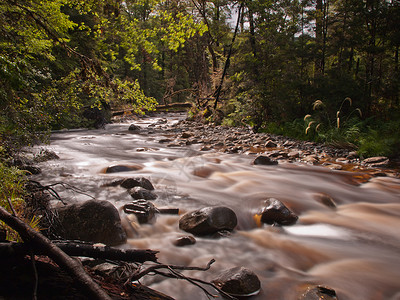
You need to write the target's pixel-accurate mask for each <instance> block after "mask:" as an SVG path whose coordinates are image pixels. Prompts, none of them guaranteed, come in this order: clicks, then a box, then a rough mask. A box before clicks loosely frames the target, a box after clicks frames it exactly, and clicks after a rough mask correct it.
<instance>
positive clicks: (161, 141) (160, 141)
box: [158, 139, 172, 144]
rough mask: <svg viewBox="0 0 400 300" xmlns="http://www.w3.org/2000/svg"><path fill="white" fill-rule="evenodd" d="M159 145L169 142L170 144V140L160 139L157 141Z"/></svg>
mask: <svg viewBox="0 0 400 300" xmlns="http://www.w3.org/2000/svg"><path fill="white" fill-rule="evenodd" d="M158 142H159V143H160V144H165V143H170V142H172V140H171V139H161V140H159V141H158Z"/></svg>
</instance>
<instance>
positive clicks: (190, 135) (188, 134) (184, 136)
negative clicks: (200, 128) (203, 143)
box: [181, 132, 193, 139]
mask: <svg viewBox="0 0 400 300" xmlns="http://www.w3.org/2000/svg"><path fill="white" fill-rule="evenodd" d="M192 136H193V134H192V133H190V132H183V133H182V135H181V138H183V139H188V138H190V137H192Z"/></svg>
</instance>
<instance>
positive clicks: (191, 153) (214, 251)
mask: <svg viewBox="0 0 400 300" xmlns="http://www.w3.org/2000/svg"><path fill="white" fill-rule="evenodd" d="M183 117H184V116H183V115H173V116H172V117H171V116H170V117H169V120H168V122H169V124H171V123H173V122H177V121H178V120H179V119H182V118H183ZM158 120H159V118H157V117H154V118H145V119H140V120H137V121H132V122H130V123H121V124H110V125H107V126H106V128H105V129H99V130H75V131H64V132H57V133H53V134H52V137H51V143H50V145H48V146H46V148H48V149H50V150H53V151H54V152H56V153H57V155H58V156H59V157H60V159H59V160H52V161H48V162H45V163H42V164H41V165H40V166H41V168H42V171H43V172H42V174H40V175H37V176H36V177H35V180H39V181H41V182H42V184H50V183H55V182H65V183H69V184H71V185H73V186H75V187H77V188H80V189H81V190H83V191H85V192H86V193H88V194H90V195H92V196H93V197H95V198H96V199H99V200H108V201H110V202H112V203H113V204H114V205H115V206H116V207H117V208H121V206H123V205H124V204H125V203H127V202H129V201H131V197H130V195H129V194H128V192H127V191H126V190H124V189H123V188H121V187H103V186H102V184H103V183H105V182H108V181H111V180H113V179H116V178H127V177H138V176H144V177H147V178H148V179H150V180H151V181H152V183H153V185H154V186H155V192H156V193H157V195H158V199H157V200H155V201H154V204H155V205H156V206H157V207H170V208H179V209H180V214H181V215H182V214H183V213H185V212H188V211H191V210H194V209H198V208H202V207H205V206H212V205H224V206H228V207H230V208H231V209H233V210H234V211H235V213H236V215H237V217H238V226H237V228H236V230H235V231H234V232H233V233H232V234H231V235H230V236H228V237H224V238H218V239H213V238H207V237H196V240H197V242H196V244H195V245H191V246H186V247H176V246H174V245H173V242H174V241H175V240H176V238H178V237H180V236H184V235H187V233H185V232H183V231H181V230H179V228H178V221H179V217H180V216H174V215H159V216H158V217H157V219H156V220H155V222H153V223H152V224H143V225H140V226H139V225H138V224H133V226H131V227H128V226H127V228H128V229H127V230H128V232H127V233H128V236H129V239H128V242H127V244H126V245H122V246H121V247H125V248H126V247H131V248H143V249H147V248H148V249H152V250H158V251H160V253H159V254H158V258H159V261H160V262H162V263H166V264H175V265H183V266H201V267H204V266H206V264H207V263H208V262H209V261H210V260H211V259H215V260H216V262H215V263H214V264H213V265H212V267H211V269H210V270H208V271H206V272H202V271H190V272H189V271H185V272H184V274H186V275H188V276H189V275H190V276H192V277H197V278H200V279H202V280H206V281H210V280H212V279H213V278H215V277H216V276H217V275H218V274H219V273H220V272H221V271H222V270H224V269H227V268H231V267H235V266H244V267H246V268H248V269H251V270H253V271H254V272H255V273H256V274H257V275H258V277H259V278H260V280H261V284H262V290H261V293H260V294H259V295H257V296H253V297H252V298H251V299H271V300H277V299H285V300H290V299H297V298H298V296H299V294H300V293H301V291H303V290H304V289H305V288H306V287H307V286H309V285H313V284H320V285H325V286H329V287H330V288H333V289H334V290H335V291H336V293H337V296H338V299H341V300H344V299H352V300H369V299H370V300H377V299H390V300H395V299H397V300H398V299H400V231H399V228H400V180H399V179H396V178H391V177H376V178H372V179H370V180H369V181H368V182H366V183H360V182H359V181H358V180H357V177H358V175H360V174H355V173H352V172H346V171H333V170H330V169H328V168H324V167H321V166H308V165H301V164H290V163H280V164H279V165H275V166H258V165H252V164H251V162H252V161H253V160H254V158H255V157H254V156H253V155H245V154H224V153H219V152H213V151H206V152H204V151H199V148H200V146H199V145H191V146H186V147H173V146H172V147H171V146H170V147H168V143H159V140H161V139H165V138H172V135H171V132H164V133H163V132H162V131H161V133H160V130H161V129H158V130H157V129H155V130H154V133H152V132H151V131H150V132H148V130H147V129H148V127H147V126H148V125H151V124H154V123H155V122H157V121H158ZM131 123H135V124H137V125H139V126H141V127H142V128H144V129H146V130H143V131H139V132H137V133H131V132H129V131H128V127H129V125H130V124H131ZM150 128H152V127H150ZM150 130H152V129H150ZM111 165H125V166H131V167H132V168H134V169H135V171H130V172H120V173H112V174H106V173H105V172H104V170H105V169H106V168H107V167H109V166H111ZM58 191H59V193H60V195H61V196H62V197H63V198H64V199H65V200H66V201H71V202H73V201H84V200H86V199H89V198H88V197H87V196H85V195H83V194H80V193H74V192H73V191H71V190H62V189H61V188H59V190H58ZM321 195H327V196H330V197H331V198H332V199H333V200H334V202H335V203H336V205H337V208H336V209H334V208H332V207H329V206H326V205H324V204H322V203H321V202H320V201H318V199H320V198H321ZM270 197H274V198H277V199H279V200H281V201H282V202H283V203H285V204H286V206H288V207H289V208H290V209H291V210H292V211H293V212H295V213H296V214H297V215H298V216H299V220H298V222H297V223H296V225H293V226H287V227H280V228H279V227H271V226H269V225H264V226H261V227H259V226H258V225H257V222H256V219H255V218H254V215H255V214H256V213H257V212H258V210H259V209H260V208H261V207H262V203H263V201H264V200H265V199H267V198H270ZM121 218H122V220H123V222H124V224H129V221H130V220H131V219H132V218H130V217H129V216H128V215H126V214H124V213H123V212H122V211H121ZM99 222H101V220H99ZM141 282H142V283H144V284H146V285H148V286H149V287H151V288H154V289H156V290H158V291H161V292H164V293H165V294H168V295H169V296H171V297H173V298H175V299H178V300H189V299H190V300H192V299H207V297H206V295H205V294H204V293H203V292H202V291H201V290H200V289H199V288H197V287H195V286H194V285H192V284H190V283H188V282H186V281H182V280H176V279H170V278H163V277H160V276H148V277H146V278H144V279H142V280H141ZM210 291H211V290H210ZM212 292H213V293H215V292H214V291H212Z"/></svg>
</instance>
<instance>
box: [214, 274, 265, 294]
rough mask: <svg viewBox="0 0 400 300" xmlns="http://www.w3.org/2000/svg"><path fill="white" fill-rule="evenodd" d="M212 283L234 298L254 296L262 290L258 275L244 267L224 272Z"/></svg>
mask: <svg viewBox="0 0 400 300" xmlns="http://www.w3.org/2000/svg"><path fill="white" fill-rule="evenodd" d="M212 283H214V284H215V285H216V286H218V287H219V288H220V289H221V290H223V291H224V292H226V293H228V294H230V295H232V296H238V297H243V296H253V295H257V294H258V293H259V292H260V289H261V283H260V280H259V279H258V277H257V275H256V274H255V273H254V272H253V271H251V270H249V269H246V268H244V267H235V268H232V269H229V270H226V271H224V272H223V273H222V274H220V275H219V276H218V277H217V278H215V279H214V280H213V281H212Z"/></svg>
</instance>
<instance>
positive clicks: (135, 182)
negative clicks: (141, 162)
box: [119, 177, 154, 191]
mask: <svg viewBox="0 0 400 300" xmlns="http://www.w3.org/2000/svg"><path fill="white" fill-rule="evenodd" d="M119 185H120V186H121V187H123V188H125V189H131V188H134V187H136V186H140V187H142V188H145V189H146V190H149V191H152V190H154V186H153V184H152V183H151V182H150V180H148V179H147V178H144V177H137V178H125V179H123V180H122V181H120V183H119Z"/></svg>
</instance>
